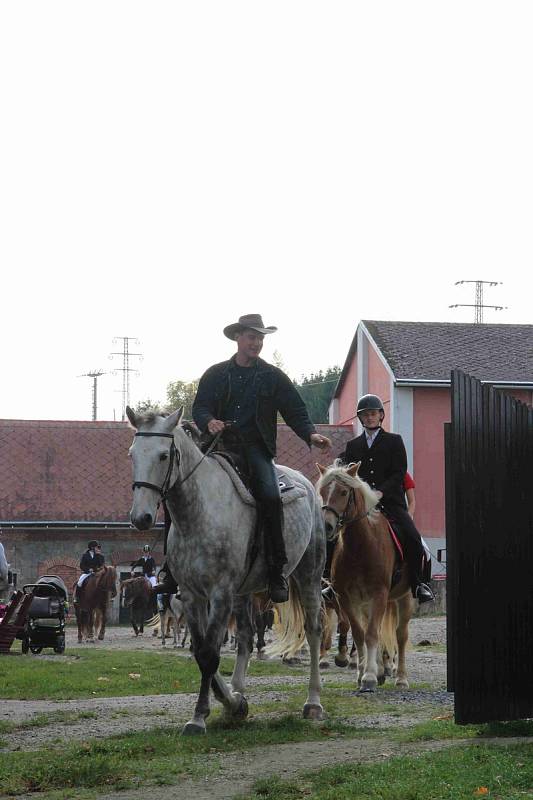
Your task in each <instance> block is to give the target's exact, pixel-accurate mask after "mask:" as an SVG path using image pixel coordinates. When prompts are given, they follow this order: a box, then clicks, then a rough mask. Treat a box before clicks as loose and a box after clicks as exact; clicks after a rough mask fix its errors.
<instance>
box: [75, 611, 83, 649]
mask: <svg viewBox="0 0 533 800" xmlns="http://www.w3.org/2000/svg"><path fill="white" fill-rule="evenodd" d="M74 613H75V614H76V624H77V626H78V644H81V643H82V642H83V630H82V627H81V618H82V614H83V611H82V610H81V608H80V607H79V605H78V604H77V603H75V604H74Z"/></svg>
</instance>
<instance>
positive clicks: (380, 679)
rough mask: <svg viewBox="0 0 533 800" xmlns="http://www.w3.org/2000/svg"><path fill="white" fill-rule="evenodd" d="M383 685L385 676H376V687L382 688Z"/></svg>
mask: <svg viewBox="0 0 533 800" xmlns="http://www.w3.org/2000/svg"><path fill="white" fill-rule="evenodd" d="M384 683H385V675H378V686H383V684H384Z"/></svg>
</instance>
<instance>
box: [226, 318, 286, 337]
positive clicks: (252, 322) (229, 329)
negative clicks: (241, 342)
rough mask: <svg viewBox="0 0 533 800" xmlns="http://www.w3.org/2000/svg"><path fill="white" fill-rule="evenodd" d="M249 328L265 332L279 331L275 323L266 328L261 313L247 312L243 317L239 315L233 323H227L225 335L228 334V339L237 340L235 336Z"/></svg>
mask: <svg viewBox="0 0 533 800" xmlns="http://www.w3.org/2000/svg"><path fill="white" fill-rule="evenodd" d="M247 328H250V329H251V330H252V331H257V332H258V333H263V334H266V333H275V332H276V331H277V328H275V327H274V326H273V325H271V326H270V327H269V328H265V324H264V322H263V318H262V317H261V314H245V315H244V316H243V317H239V321H238V322H233V323H232V324H231V325H227V326H226V327H225V328H224V336H227V337H228V339H233V340H235V336H236V335H237V334H238V333H242V332H243V331H245V330H246V329H247Z"/></svg>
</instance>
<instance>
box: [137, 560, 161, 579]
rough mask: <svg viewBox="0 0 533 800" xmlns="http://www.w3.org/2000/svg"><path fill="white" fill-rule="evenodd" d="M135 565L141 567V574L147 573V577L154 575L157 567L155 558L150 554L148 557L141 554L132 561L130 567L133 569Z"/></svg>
mask: <svg viewBox="0 0 533 800" xmlns="http://www.w3.org/2000/svg"><path fill="white" fill-rule="evenodd" d="M135 567H142V571H143V575H147V576H148V577H149V578H151V577H152V575H155V572H156V569H157V567H156V563H155V559H154V558H153V557H152V556H148V558H144V557H143V556H141V557H140V558H138V559H137V560H136V561H132V562H131V568H132V569H134V568H135Z"/></svg>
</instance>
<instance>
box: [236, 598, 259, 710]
mask: <svg viewBox="0 0 533 800" xmlns="http://www.w3.org/2000/svg"><path fill="white" fill-rule="evenodd" d="M233 613H234V614H235V620H236V625H237V630H236V639H237V657H236V659H235V666H234V668H233V675H232V676H231V686H232V689H233V691H234V692H241V694H242V695H244V684H245V680H246V670H247V669H248V662H249V660H250V655H251V653H252V651H253V649H254V626H253V620H252V613H253V609H252V601H251V598H250V596H249V595H248V596H246V597H236V598H235V600H234V602H233ZM263 646H264V644H263Z"/></svg>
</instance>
